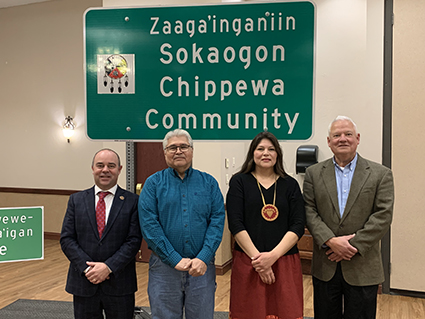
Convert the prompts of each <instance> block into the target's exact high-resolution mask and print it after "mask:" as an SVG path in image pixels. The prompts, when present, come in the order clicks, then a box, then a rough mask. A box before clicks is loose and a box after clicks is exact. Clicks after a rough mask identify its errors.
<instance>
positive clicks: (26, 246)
mask: <svg viewBox="0 0 425 319" xmlns="http://www.w3.org/2000/svg"><path fill="white" fill-rule="evenodd" d="M43 258H44V208H43V207H20V208H0V263H1V262H7V261H22V260H34V259H43Z"/></svg>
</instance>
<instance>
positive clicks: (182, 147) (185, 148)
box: [165, 144, 191, 153]
mask: <svg viewBox="0 0 425 319" xmlns="http://www.w3.org/2000/svg"><path fill="white" fill-rule="evenodd" d="M178 148H179V149H180V151H181V152H183V153H184V152H187V151H188V150H189V148H191V146H190V145H187V144H182V145H171V146H168V147H166V148H165V150H166V151H167V152H170V153H175V152H177V149H178Z"/></svg>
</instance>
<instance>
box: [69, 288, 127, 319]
mask: <svg viewBox="0 0 425 319" xmlns="http://www.w3.org/2000/svg"><path fill="white" fill-rule="evenodd" d="M134 303H135V300H134V294H130V295H124V296H110V295H105V294H104V293H103V292H102V289H98V290H97V292H96V294H95V295H94V296H92V297H80V296H75V295H74V317H75V319H103V318H104V316H103V312H105V315H106V318H107V319H133V317H134Z"/></svg>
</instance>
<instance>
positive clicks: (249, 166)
mask: <svg viewBox="0 0 425 319" xmlns="http://www.w3.org/2000/svg"><path fill="white" fill-rule="evenodd" d="M263 139H268V140H269V141H270V142H272V144H273V146H274V148H275V150H276V153H277V157H276V164H275V165H274V172H275V173H276V174H277V175H279V176H281V177H285V176H287V174H286V172H285V169H284V168H283V152H282V148H281V147H280V144H279V141H278V140H277V138H276V136H274V135H273V134H272V133H270V132H261V133H258V134H257V136H256V137H254V139H253V140H252V141H251V144H250V145H249V150H248V154H246V159H245V162H244V163H243V165H242V168H241V170H240V171H239V172H238V173H237V174H239V173H243V174H246V173H251V172H252V171H254V170H255V162H254V151H255V149H256V148H257V146H258V144H260V142H261V141H262V140H263Z"/></svg>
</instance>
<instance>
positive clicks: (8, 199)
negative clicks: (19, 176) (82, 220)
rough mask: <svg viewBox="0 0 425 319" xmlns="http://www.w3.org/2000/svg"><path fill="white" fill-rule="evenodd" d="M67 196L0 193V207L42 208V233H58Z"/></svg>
mask: <svg viewBox="0 0 425 319" xmlns="http://www.w3.org/2000/svg"><path fill="white" fill-rule="evenodd" d="M68 198H69V196H67V195H43V194H16V193H0V207H1V208H5V207H34V206H43V207H44V231H45V232H47V233H60V230H61V225H62V220H63V216H64V214H65V210H66V205H67V203H68Z"/></svg>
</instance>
